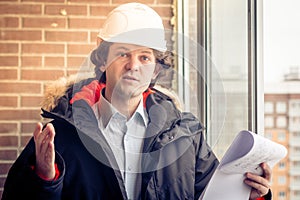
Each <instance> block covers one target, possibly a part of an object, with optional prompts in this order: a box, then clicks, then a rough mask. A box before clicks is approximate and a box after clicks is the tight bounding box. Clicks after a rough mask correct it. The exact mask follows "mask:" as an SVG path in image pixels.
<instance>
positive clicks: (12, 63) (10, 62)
mask: <svg viewBox="0 0 300 200" xmlns="http://www.w3.org/2000/svg"><path fill="white" fill-rule="evenodd" d="M18 65H19V59H18V56H4V55H3V56H0V66H2V67H17V66H18ZM0 77H1V75H0Z"/></svg>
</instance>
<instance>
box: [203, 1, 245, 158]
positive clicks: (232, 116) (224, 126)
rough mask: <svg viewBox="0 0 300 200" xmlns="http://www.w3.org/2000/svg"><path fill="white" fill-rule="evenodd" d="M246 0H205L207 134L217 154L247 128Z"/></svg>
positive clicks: (220, 153) (223, 150) (221, 153)
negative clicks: (206, 13)
mask: <svg viewBox="0 0 300 200" xmlns="http://www.w3.org/2000/svg"><path fill="white" fill-rule="evenodd" d="M247 2H248V1H246V0H207V9H208V10H207V12H208V19H207V23H208V24H207V41H206V42H207V44H208V46H207V50H208V51H207V53H208V55H209V58H211V61H212V62H211V63H209V65H208V66H207V83H206V84H207V86H208V97H209V98H210V99H209V100H208V103H209V105H207V109H208V119H209V123H210V124H208V126H209V127H208V128H209V129H208V131H209V132H208V134H207V137H208V141H209V142H210V143H211V145H212V146H213V147H214V150H215V152H216V153H217V155H220V156H222V155H223V153H224V152H225V150H226V149H227V147H228V146H229V144H230V143H231V142H232V140H233V138H234V137H235V135H236V134H237V133H238V132H239V131H240V130H243V129H248V122H249V119H248V111H249V105H248V97H249V96H248V95H249V94H248V51H247V49H248V46H247V41H248V37H247V36H248V35H247V30H248V28H247V15H248V12H247ZM224 113H225V114H224Z"/></svg>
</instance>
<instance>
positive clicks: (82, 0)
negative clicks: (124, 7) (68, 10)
mask: <svg viewBox="0 0 300 200" xmlns="http://www.w3.org/2000/svg"><path fill="white" fill-rule="evenodd" d="M68 2H70V3H82V4H87V3H99V2H100V1H99V0H68ZM109 3H110V0H101V4H109Z"/></svg>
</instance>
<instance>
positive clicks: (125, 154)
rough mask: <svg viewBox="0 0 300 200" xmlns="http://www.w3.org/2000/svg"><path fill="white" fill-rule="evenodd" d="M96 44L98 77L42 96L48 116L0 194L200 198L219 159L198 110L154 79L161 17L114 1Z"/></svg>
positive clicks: (160, 51) (263, 190)
mask: <svg viewBox="0 0 300 200" xmlns="http://www.w3.org/2000/svg"><path fill="white" fill-rule="evenodd" d="M99 43H100V44H99V47H98V48H97V49H95V50H94V51H93V52H92V54H91V61H92V62H93V63H94V65H95V72H96V76H95V77H92V78H87V79H84V80H80V81H76V82H75V83H74V84H70V85H68V86H66V87H65V88H64V89H59V91H62V94H56V95H53V94H52V93H51V95H50V96H49V97H48V98H46V99H47V100H49V98H50V99H51V100H50V101H51V102H53V105H52V104H51V105H47V106H45V107H44V109H46V110H43V116H44V117H45V118H50V119H52V121H51V122H50V123H48V124H47V125H45V127H44V128H43V127H42V125H41V124H40V123H39V124H38V125H37V127H36V129H35V131H34V133H33V135H34V137H33V139H32V140H31V141H30V142H29V144H28V145H27V146H26V148H25V149H24V151H23V152H22V154H21V155H20V156H19V158H18V159H17V161H16V162H15V163H14V165H13V166H12V168H11V170H10V172H9V174H8V177H7V180H6V183H5V189H4V193H3V199H43V200H44V199H91V200H92V199H93V200H94V199H197V198H199V196H200V195H201V193H202V192H203V190H204V188H205V186H206V185H207V183H208V181H209V180H210V178H211V176H212V174H213V172H214V170H215V169H216V167H217V165H218V160H217V158H216V157H215V155H214V154H213V152H212V150H211V149H210V148H209V146H208V145H207V144H206V142H205V140H204V136H203V133H202V130H203V128H202V126H201V124H200V123H199V122H198V121H197V119H196V118H195V117H194V116H193V115H192V114H190V113H182V112H180V111H179V109H177V108H176V106H175V104H174V102H173V100H172V98H170V97H169V96H167V95H165V94H163V93H162V92H160V91H158V90H156V89H154V88H152V86H153V85H154V83H155V79H156V78H157V76H158V75H159V72H160V71H161V70H162V69H163V68H164V67H169V66H170V65H171V63H169V62H168V61H169V60H168V56H167V54H166V53H165V51H166V44H165V41H164V28H163V25H162V21H161V18H160V17H159V16H158V14H157V13H156V12H154V10H152V9H151V8H149V7H147V6H145V5H143V4H139V3H129V4H124V5H121V6H119V7H117V8H116V9H114V10H113V11H112V12H111V13H110V14H109V16H108V18H107V20H106V22H105V23H104V25H103V29H101V31H100V33H99ZM54 90H55V91H57V90H58V89H57V88H54ZM261 167H262V168H263V171H264V174H263V176H257V175H254V174H250V173H249V174H247V175H246V178H245V184H248V185H249V186H251V187H253V189H252V192H251V195H250V199H251V200H252V199H256V198H258V197H261V196H263V195H266V194H267V193H268V191H269V185H268V181H269V180H270V176H271V171H270V168H269V167H268V166H267V165H265V164H262V166H261ZM228 184H230V183H228ZM268 195H269V193H268ZM266 198H267V197H266Z"/></svg>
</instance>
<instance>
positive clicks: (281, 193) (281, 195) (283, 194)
mask: <svg viewBox="0 0 300 200" xmlns="http://www.w3.org/2000/svg"><path fill="white" fill-rule="evenodd" d="M278 196H279V199H282V200H283V199H285V196H286V195H285V192H283V191H281V192H279V194H278Z"/></svg>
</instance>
